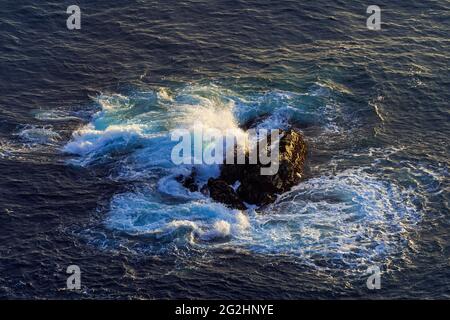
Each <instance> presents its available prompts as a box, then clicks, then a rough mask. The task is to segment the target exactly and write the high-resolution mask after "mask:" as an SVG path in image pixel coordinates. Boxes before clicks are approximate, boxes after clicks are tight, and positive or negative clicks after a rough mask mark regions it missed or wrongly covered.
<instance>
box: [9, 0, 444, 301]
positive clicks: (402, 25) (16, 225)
mask: <svg viewBox="0 0 450 320" xmlns="http://www.w3.org/2000/svg"><path fill="white" fill-rule="evenodd" d="M72 4H75V3H73V1H38V2H37V1H22V0H15V1H11V0H3V1H2V3H1V5H0V298H3V299H5V298H39V299H46V298H51V299H54V298H61V299H78V298H98V299H128V298H134V299H136V298H138V299H142V298H143V299H148V298H150V299H153V298H157V299H158V298H225V299H227V298H235V299H237V298H245V299H247V298H280V299H295V298H449V297H450V232H449V230H450V212H449V199H450V194H449V191H450V189H449V164H450V160H449V135H450V121H449V120H450V108H449V98H450V94H449V87H450V73H449V65H450V54H449V49H450V40H449V36H450V3H449V1H446V0H439V1H437V0H430V1H400V0H396V1H381V0H380V1H377V2H376V3H367V2H364V1H360V0H355V1H324V0H316V1H283V0H281V1H265V0H263V1H250V0H240V1H237V0H236V1H231V0H229V1H226V0H220V1H219V0H212V1H206V0H204V1H203V0H196V1H193V0H192V1H172V0H165V1H144V0H130V1H92V0H84V1H83V0H79V1H76V4H77V5H79V6H80V8H81V12H82V18H81V30H68V29H67V28H66V19H67V17H68V14H66V8H67V7H68V6H69V5H72ZM369 4H377V5H379V6H380V7H381V9H382V16H381V17H382V29H381V30H380V31H371V30H368V29H367V27H366V19H367V17H368V14H366V8H367V6H368V5H369ZM263 114H264V115H267V114H268V115H269V117H268V118H267V119H266V123H265V124H266V126H267V127H269V128H283V127H284V126H286V125H287V123H293V124H294V125H295V126H296V127H297V128H299V129H300V130H302V132H303V134H304V136H305V139H306V141H307V143H308V146H309V153H308V161H307V168H306V173H307V176H306V179H305V180H304V181H303V182H301V183H300V184H299V185H298V186H296V187H294V188H293V189H292V190H291V191H290V192H288V193H285V194H283V195H280V197H279V198H278V200H277V201H276V202H275V203H274V204H272V205H270V206H268V207H266V208H263V209H258V208H256V209H251V210H247V211H243V212H241V211H237V210H231V209H228V208H226V207H224V206H223V205H221V204H219V203H215V202H213V201H212V200H210V199H209V198H207V197H205V196H203V195H202V194H200V193H191V192H188V191H187V190H185V189H184V188H182V187H181V186H180V185H179V183H178V182H177V181H176V179H175V177H176V175H178V174H180V173H185V172H189V170H190V168H189V167H187V166H175V165H174V164H173V163H172V162H171V161H170V152H171V149H172V147H173V145H174V142H172V141H170V135H169V132H170V130H172V129H175V128H179V127H187V128H193V126H194V125H195V123H197V122H201V123H202V124H203V126H204V127H211V128H219V129H221V130H225V129H227V128H235V129H236V130H239V125H240V124H242V123H244V122H245V121H247V120H248V119H251V118H254V117H257V116H259V115H263ZM199 172H200V175H201V176H202V177H204V178H205V179H207V178H208V177H210V176H214V175H215V174H217V167H214V166H201V167H200V168H199ZM73 264H75V265H78V266H80V268H81V271H82V280H81V281H82V290H81V291H68V290H66V278H67V276H68V275H67V274H66V268H67V266H69V265H73ZM373 266H378V267H380V269H381V271H382V278H381V289H380V290H369V289H367V287H366V279H367V277H368V275H367V274H366V270H367V268H369V267H373Z"/></svg>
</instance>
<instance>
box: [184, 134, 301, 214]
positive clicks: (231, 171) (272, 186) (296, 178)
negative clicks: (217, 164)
mask: <svg viewBox="0 0 450 320" xmlns="http://www.w3.org/2000/svg"><path fill="white" fill-rule="evenodd" d="M269 145H270V141H269ZM306 153H307V146H306V143H305V141H304V139H303V136H302V134H301V132H300V131H299V130H297V129H290V130H280V142H279V155H278V159H279V167H278V170H277V171H276V173H275V174H273V175H262V174H261V168H264V167H268V166H269V165H263V164H261V163H260V162H259V160H258V162H257V163H256V164H249V159H248V158H249V156H248V154H246V155H245V164H224V165H222V166H221V173H220V176H219V178H211V179H209V180H208V183H207V184H205V185H204V186H202V188H201V189H200V191H201V192H202V193H204V194H209V196H210V197H211V198H212V199H214V200H215V201H217V202H221V203H224V204H225V205H227V206H228V207H230V208H235V209H239V210H245V209H247V207H246V204H252V205H257V206H261V205H265V204H269V203H272V202H274V201H275V200H276V197H277V195H278V194H281V193H283V192H286V191H288V190H289V189H290V188H292V187H293V186H294V185H296V184H298V183H299V182H300V181H301V179H302V177H303V170H304V163H305V160H306ZM177 180H178V181H179V182H180V183H182V185H183V186H184V187H186V188H187V189H189V190H190V191H191V192H195V191H199V186H198V183H197V182H196V171H195V170H193V171H192V173H191V174H190V175H189V176H179V177H177ZM235 184H238V185H239V187H238V188H237V189H236V190H235V189H234V188H233V187H232V186H233V185H235Z"/></svg>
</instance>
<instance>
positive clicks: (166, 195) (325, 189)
mask: <svg viewBox="0 0 450 320" xmlns="http://www.w3.org/2000/svg"><path fill="white" fill-rule="evenodd" d="M330 90H331V89H330V88H328V87H319V88H317V89H316V90H315V91H313V92H310V93H306V94H296V93H287V92H280V91H274V92H267V93H264V94H261V95H253V96H247V97H242V96H240V95H238V94H236V93H233V92H231V91H229V90H225V89H223V88H220V87H218V86H187V87H185V88H183V89H181V90H178V91H170V90H167V89H161V90H159V91H158V92H157V93H152V92H146V93H142V94H138V93H137V94H134V95H131V96H129V97H125V96H121V95H110V96H107V95H103V96H101V97H99V99H98V102H99V106H100V107H101V110H100V111H99V112H98V113H97V114H96V115H95V116H94V117H93V120H92V121H91V123H90V124H89V125H87V126H85V127H84V128H81V129H80V130H79V131H77V132H76V133H74V137H73V139H72V141H71V142H69V143H68V144H67V145H66V146H65V148H64V150H65V151H66V152H71V153H75V154H77V155H79V156H80V163H82V164H87V165H89V163H90V162H91V161H92V159H98V158H99V157H101V156H102V155H109V154H111V153H113V152H115V151H117V150H118V149H126V150H127V151H129V152H127V153H125V154H124V155H123V157H122V158H120V161H117V162H116V163H115V166H116V167H115V169H116V171H115V172H117V174H116V176H113V177H112V178H114V179H116V178H118V179H122V180H125V181H129V182H130V183H137V184H138V186H140V187H139V188H138V189H137V190H138V191H134V192H127V193H121V194H117V195H115V196H114V197H113V199H112V200H111V205H110V211H109V213H108V216H107V219H106V221H105V224H106V226H107V227H108V228H110V229H112V230H120V231H123V232H126V233H129V234H134V235H147V236H150V237H153V238H154V241H156V243H160V245H164V243H165V242H166V241H176V242H177V243H178V241H179V240H184V241H187V242H188V243H190V244H191V245H196V246H208V245H212V244H213V243H214V244H215V245H221V243H223V242H225V243H227V245H233V246H234V247H235V248H244V249H246V250H251V251H254V252H258V253H261V254H289V255H293V256H298V257H302V258H305V259H309V260H310V261H312V262H314V261H315V260H317V259H319V260H320V259H325V260H329V261H336V260H338V261H340V263H343V264H347V265H354V264H357V263H362V262H364V261H371V260H377V259H381V258H382V257H384V256H386V255H388V254H390V253H392V252H396V251H397V252H398V251H401V248H402V246H403V245H404V241H407V229H408V227H409V226H411V225H413V224H414V223H415V222H416V221H417V220H418V219H419V218H420V217H419V214H418V212H417V211H416V210H415V206H414V205H413V198H414V193H411V192H410V191H408V190H403V189H402V188H401V187H399V186H397V185H396V184H395V183H393V182H392V181H389V180H385V181H384V180H381V179H380V178H379V177H377V176H374V175H373V174H371V173H370V170H369V169H370V168H372V164H371V163H370V162H367V163H365V166H362V167H361V168H359V169H346V170H340V171H339V172H337V173H336V174H335V175H331V172H334V171H331V170H330V173H329V174H323V172H324V171H323V170H322V171H320V170H319V171H318V172H319V173H320V175H319V176H318V177H315V178H311V179H309V180H307V181H305V182H302V183H301V184H300V185H299V186H297V187H295V188H294V189H293V190H292V191H290V192H288V193H286V194H283V195H281V196H280V197H279V199H278V200H277V202H276V203H275V204H273V205H271V206H269V207H266V208H265V209H264V210H263V211H261V210H255V208H252V209H249V210H247V211H246V212H241V211H238V210H232V209H229V208H227V207H225V206H224V205H222V204H219V203H215V202H213V201H212V200H211V199H210V198H209V197H206V196H204V195H203V194H202V193H200V192H190V191H188V190H186V188H184V187H182V186H181V184H180V183H179V182H178V181H177V179H176V177H177V176H178V175H180V174H183V175H187V174H189V173H190V172H191V170H192V168H193V166H191V165H185V166H175V165H173V163H172V162H171V161H170V152H171V149H172V147H173V145H174V142H172V141H170V136H169V132H170V130H171V129H174V128H186V129H189V130H193V129H194V125H195V124H196V123H201V126H202V127H203V128H216V129H219V130H222V131H225V130H228V129H230V128H232V129H235V130H236V131H237V132H241V133H242V134H245V133H244V132H243V131H242V130H241V129H240V128H239V126H238V124H239V123H244V122H245V121H247V120H248V119H252V118H254V117H256V116H258V115H266V117H265V120H264V121H263V122H262V123H261V124H260V127H262V128H267V129H271V128H280V127H283V126H285V125H286V124H287V123H288V122H291V121H300V122H304V123H307V124H312V125H313V126H317V127H321V128H323V131H322V132H319V133H318V134H319V135H323V137H322V138H323V139H322V140H324V141H326V140H327V139H328V138H327V137H328V133H329V130H331V129H332V127H333V126H336V128H335V129H336V130H334V129H333V130H334V131H333V132H334V133H336V132H338V133H340V134H344V132H345V130H343V129H342V128H343V127H342V126H341V124H342V122H346V120H345V117H344V116H343V113H344V111H343V109H342V106H340V105H338V104H333V103H334V102H333V101H332V99H330V98H329V96H331V91H330ZM336 155H339V153H338V152H336ZM368 157H370V155H368ZM375 160H376V159H375ZM367 161H371V160H370V159H368V160H367ZM372 161H374V159H372ZM332 163H335V167H334V169H338V165H339V163H338V162H337V160H336V161H335V159H333V160H332V161H331V164H332ZM195 170H196V172H197V178H198V180H199V182H200V183H199V184H200V185H201V184H202V183H206V181H207V180H208V178H209V177H214V176H217V175H218V174H219V167H218V166H217V165H212V166H206V165H198V166H195ZM155 179H156V181H157V182H156V183H154V184H153V183H144V185H143V186H142V181H147V180H151V181H154V180H155ZM147 184H148V185H147ZM217 240H220V241H217Z"/></svg>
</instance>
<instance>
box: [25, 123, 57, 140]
mask: <svg viewBox="0 0 450 320" xmlns="http://www.w3.org/2000/svg"><path fill="white" fill-rule="evenodd" d="M17 135H18V136H19V137H20V138H21V139H22V140H23V141H24V142H28V143H33V144H49V143H54V142H57V141H58V140H60V139H61V136H60V135H59V134H58V133H57V132H55V131H53V128H52V127H50V126H26V127H25V128H23V129H22V130H20V132H19V133H18V134H17Z"/></svg>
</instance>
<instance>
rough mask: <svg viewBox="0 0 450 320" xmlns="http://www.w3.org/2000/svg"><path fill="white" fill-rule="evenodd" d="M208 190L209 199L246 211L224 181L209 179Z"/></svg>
mask: <svg viewBox="0 0 450 320" xmlns="http://www.w3.org/2000/svg"><path fill="white" fill-rule="evenodd" d="M208 189H209V195H210V197H211V198H212V199H214V200H215V201H217V202H221V203H224V204H226V205H227V206H229V207H231V208H235V209H239V210H246V209H247V207H246V206H245V205H244V203H243V202H242V200H241V199H239V197H238V195H237V194H236V192H235V191H234V189H233V188H232V187H231V186H229V185H228V183H226V181H224V180H220V179H214V178H211V179H209V180H208Z"/></svg>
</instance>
